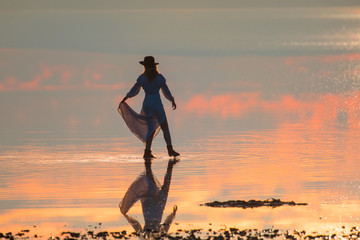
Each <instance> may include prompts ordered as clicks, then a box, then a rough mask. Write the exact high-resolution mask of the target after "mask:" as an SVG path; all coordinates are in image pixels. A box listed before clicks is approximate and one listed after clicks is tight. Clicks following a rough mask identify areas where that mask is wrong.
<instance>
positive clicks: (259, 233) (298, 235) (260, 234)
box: [0, 226, 360, 240]
mask: <svg viewBox="0 0 360 240" xmlns="http://www.w3.org/2000/svg"><path fill="white" fill-rule="evenodd" d="M150 235H152V236H153V239H170V240H173V239H179V240H181V239H198V240H202V239H204V240H205V239H206V240H211V239H214V240H223V239H237V240H241V239H247V240H258V239H259V240H260V239H308V240H312V239H360V226H354V227H351V228H347V227H345V226H343V227H342V229H341V230H340V231H337V232H336V233H333V232H325V233H321V232H311V233H308V232H306V231H301V230H296V229H293V230H285V231H283V230H279V229H275V228H271V229H242V230H241V229H238V228H227V227H226V226H225V227H224V228H222V229H218V230H214V229H211V228H209V229H191V230H182V229H180V228H179V229H177V230H176V231H173V232H172V233H169V234H167V235H162V236H159V235H158V234H157V233H154V232H152V233H150ZM0 239H59V240H72V239H145V237H144V235H140V234H137V233H135V232H131V233H130V232H127V231H126V230H122V231H88V230H86V229H84V230H83V231H81V232H75V231H74V232H73V231H64V232H60V233H59V234H58V235H57V236H50V237H44V236H41V235H38V234H36V232H33V231H31V230H28V229H24V230H21V231H19V232H17V233H12V232H8V233H1V232H0Z"/></svg>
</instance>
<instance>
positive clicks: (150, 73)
mask: <svg viewBox="0 0 360 240" xmlns="http://www.w3.org/2000/svg"><path fill="white" fill-rule="evenodd" d="M144 67H145V71H144V75H145V76H146V77H147V79H148V81H149V82H152V81H154V80H155V78H156V77H157V75H158V74H159V72H158V70H157V67H156V65H153V66H144Z"/></svg>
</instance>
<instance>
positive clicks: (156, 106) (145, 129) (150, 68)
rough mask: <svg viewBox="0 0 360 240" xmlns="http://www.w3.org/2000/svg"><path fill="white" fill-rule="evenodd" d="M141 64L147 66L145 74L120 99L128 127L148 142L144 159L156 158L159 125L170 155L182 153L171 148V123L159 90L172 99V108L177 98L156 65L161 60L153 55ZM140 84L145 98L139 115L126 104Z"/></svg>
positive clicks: (137, 91)
mask: <svg viewBox="0 0 360 240" xmlns="http://www.w3.org/2000/svg"><path fill="white" fill-rule="evenodd" d="M140 64H142V65H143V66H144V69H145V70H144V72H143V74H141V75H140V76H139V77H138V79H137V81H136V83H135V84H134V86H133V87H132V88H131V90H130V91H129V92H128V94H127V95H126V96H125V97H124V99H123V100H122V101H121V102H120V104H119V108H118V111H119V112H120V114H121V116H122V117H123V118H124V120H125V123H126V124H127V126H128V127H129V129H130V130H131V131H132V132H133V133H134V134H135V135H136V136H137V137H138V138H139V139H140V140H141V141H142V142H143V143H145V151H144V158H145V159H147V158H154V156H153V155H152V153H151V144H152V141H153V139H154V137H155V136H156V134H157V133H158V132H159V130H160V128H161V130H162V131H163V133H164V139H165V142H166V144H167V149H168V154H169V156H170V157H176V156H179V155H180V154H179V153H177V152H175V151H174V149H173V147H172V143H171V136H170V131H169V125H168V122H167V119H166V115H165V110H164V107H163V105H162V102H161V98H160V94H159V90H160V89H161V90H162V92H163V94H164V96H165V97H166V98H167V99H168V100H169V101H171V103H172V107H173V110H175V109H176V103H175V99H174V97H173V96H172V95H171V92H170V90H169V88H168V86H167V85H166V80H165V78H164V76H163V75H162V74H160V73H159V72H158V70H157V67H156V65H158V63H156V62H155V59H154V57H152V56H146V57H145V58H144V61H140ZM141 87H142V88H143V89H144V91H145V99H144V101H143V104H142V109H141V112H140V114H137V113H136V112H135V111H134V110H133V109H131V108H130V106H129V105H127V104H126V103H125V101H126V100H127V99H128V98H131V97H134V96H136V95H137V94H138V93H139V91H140V89H141Z"/></svg>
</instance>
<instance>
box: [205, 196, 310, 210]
mask: <svg viewBox="0 0 360 240" xmlns="http://www.w3.org/2000/svg"><path fill="white" fill-rule="evenodd" d="M283 205H288V206H296V205H302V206H304V205H307V203H295V202H293V201H291V202H283V201H281V200H280V199H274V198H272V199H271V200H269V199H268V200H265V201H261V200H249V201H244V200H229V201H225V202H219V201H214V202H208V203H205V204H200V206H208V207H219V208H225V207H238V208H243V209H246V208H257V207H272V208H275V207H280V206H283Z"/></svg>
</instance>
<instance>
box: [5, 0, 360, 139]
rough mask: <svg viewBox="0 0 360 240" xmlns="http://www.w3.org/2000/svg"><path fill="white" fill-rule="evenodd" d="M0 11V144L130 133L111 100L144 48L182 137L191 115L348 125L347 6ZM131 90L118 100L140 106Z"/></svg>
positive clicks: (18, 7)
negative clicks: (36, 137)
mask: <svg viewBox="0 0 360 240" xmlns="http://www.w3.org/2000/svg"><path fill="white" fill-rule="evenodd" d="M0 6H1V8H0V31H1V39H0V56H1V57H0V110H1V112H2V113H3V114H2V118H1V126H0V132H1V133H2V137H1V140H0V143H1V144H4V145H6V144H15V143H16V141H17V140H18V138H19V137H18V136H19V134H20V135H21V134H22V137H23V138H24V136H23V134H28V133H32V132H38V133H41V132H54V133H56V134H58V135H62V136H63V137H74V136H77V135H84V134H87V133H89V132H95V134H97V135H101V136H103V135H119V136H130V134H131V133H130V132H129V131H128V129H126V126H125V124H123V122H122V120H121V118H120V117H119V115H118V113H117V112H116V107H117V105H118V102H119V101H120V100H121V99H122V97H123V96H124V95H125V94H126V93H127V91H128V90H129V89H130V87H131V86H132V85H133V83H134V82H135V80H136V78H137V77H138V75H139V74H141V72H142V70H143V69H142V67H141V65H139V64H138V62H139V61H140V60H142V59H143V57H144V56H146V55H154V56H155V58H156V60H157V61H158V62H159V63H160V65H159V70H160V72H161V73H162V74H163V75H164V76H165V77H166V79H167V81H168V85H169V87H170V89H171V91H172V93H173V95H174V96H175V99H176V101H177V103H178V109H177V110H176V111H171V110H170V109H171V108H170V103H168V102H166V99H164V98H163V101H164V105H165V109H166V111H167V114H168V118H169V122H170V126H172V127H171V128H173V131H174V132H175V133H183V135H184V136H183V137H184V138H186V137H187V134H188V135H191V134H195V133H192V132H191V131H190V130H185V131H184V129H188V127H187V126H188V125H189V124H191V123H194V121H195V123H196V124H197V125H199V126H200V128H204V129H206V128H208V127H212V126H214V128H215V129H217V130H221V129H230V128H234V126H235V127H236V129H243V128H244V129H246V128H247V127H250V128H254V127H255V128H260V127H264V128H266V127H277V126H278V124H279V122H280V123H283V122H287V121H295V120H298V119H302V121H303V122H304V121H305V122H307V123H309V122H313V123H317V124H319V123H320V124H326V123H327V122H328V121H330V122H331V121H342V120H341V119H346V121H347V122H348V120H350V123H351V124H352V126H357V125H358V120H359V110H358V109H357V107H356V105H357V104H358V103H359V87H360V84H359V73H360V62H359V60H360V54H359V46H360V35H359V27H360V7H359V4H358V2H357V1H181V2H180V1H151V2H149V1H101V2H100V1H82V0H79V1H75V2H74V1H31V2H30V1H5V0H1V1H0ZM142 97H143V93H141V94H139V96H138V97H136V98H134V99H130V100H129V104H130V105H131V106H133V107H134V108H135V109H138V110H140V108H141V101H142ZM329 101H332V103H333V104H331V105H330V106H329V105H328V104H327V103H329ZM344 102H346V104H345V103H344ZM329 109H330V110H331V111H330V113H328V112H329V111H328V110H329ZM193 118H195V120H194V119H193ZM294 119H295V120H294ZM195 135H196V134H195ZM195 137H196V136H195Z"/></svg>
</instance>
